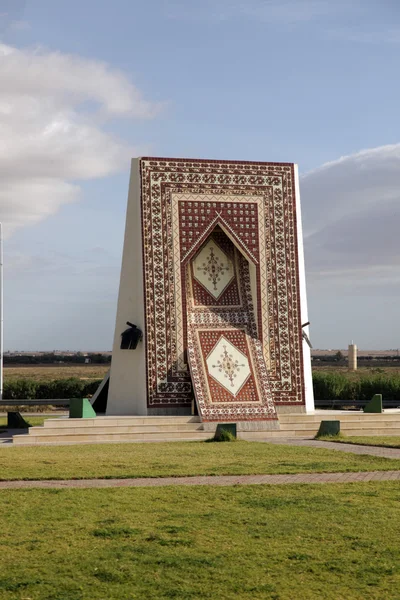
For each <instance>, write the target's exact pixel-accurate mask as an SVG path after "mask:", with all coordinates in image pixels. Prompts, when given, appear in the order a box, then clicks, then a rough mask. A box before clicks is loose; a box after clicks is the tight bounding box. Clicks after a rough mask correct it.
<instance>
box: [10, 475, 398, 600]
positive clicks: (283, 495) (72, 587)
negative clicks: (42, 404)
mask: <svg viewBox="0 0 400 600" xmlns="http://www.w3.org/2000/svg"><path fill="white" fill-rule="evenodd" d="M399 499H400V492H399V487H398V484H397V483H395V482H385V483H363V484H335V485H327V484H324V485H311V486H274V487H269V486H243V487H228V488H217V487H216V488H213V487H194V488H186V487H177V488H171V487H166V488H158V489H154V488H147V489H146V488H142V489H112V490H111V489H104V490H94V489H93V490H24V491H17V490H8V491H3V492H2V493H1V494H0V514H1V515H2V517H1V518H2V524H1V532H2V551H1V567H2V568H1V570H0V598H1V599H2V600H3V599H4V600H6V599H10V600H11V599H13V600H27V599H29V600H38V599H40V600H132V599H136V598H137V599H140V600H142V599H146V600H147V599H157V600H158V599H162V598H174V599H181V600H188V599H192V598H202V599H210V600H215V599H218V600H225V599H226V600H227V599H229V600H231V599H232V600H233V599H236V598H240V599H242V600H247V599H248V600H254V599H256V600H257V599H260V600H261V599H262V600H265V599H274V600H278V599H279V600H294V599H296V600H310V599H314V598H315V599H318V600H321V599H322V600H324V599H325V600H340V599H343V600H344V599H346V600H356V599H357V600H372V599H376V600H378V599H383V598H385V599H386V598H390V599H396V598H400V591H399V590H400V523H399V518H398V517H399Z"/></svg>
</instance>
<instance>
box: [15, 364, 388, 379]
mask: <svg viewBox="0 0 400 600" xmlns="http://www.w3.org/2000/svg"><path fill="white" fill-rule="evenodd" d="M109 368H110V365H67V364H61V365H52V366H50V365H45V366H41V365H37V366H31V365H27V366H26V367H25V366H21V365H18V366H15V367H10V366H7V367H5V368H4V381H13V380H16V379H30V380H34V381H48V380H49V379H68V378H70V377H77V378H78V379H83V380H92V379H102V378H103V377H104V375H105V374H106V372H107V371H108V369H109ZM313 371H314V372H316V373H340V374H343V375H346V376H347V377H349V378H350V379H360V378H362V377H368V376H371V375H377V374H381V375H399V374H400V367H375V368H374V367H361V368H359V369H358V370H357V371H354V372H351V371H349V370H348V368H347V366H333V367H332V366H320V365H313Z"/></svg>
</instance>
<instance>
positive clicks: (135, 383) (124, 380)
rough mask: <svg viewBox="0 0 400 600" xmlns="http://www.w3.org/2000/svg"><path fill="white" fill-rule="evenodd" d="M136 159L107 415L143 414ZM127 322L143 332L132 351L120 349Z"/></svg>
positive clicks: (137, 172) (141, 303)
mask: <svg viewBox="0 0 400 600" xmlns="http://www.w3.org/2000/svg"><path fill="white" fill-rule="evenodd" d="M139 161H140V159H139V158H134V159H132V167H131V177H130V183H129V194H128V206H127V210H126V225H125V239H124V250H123V258H122V268H121V278H120V284H119V296H118V308H117V319H116V324H115V335H114V345H113V352H112V361H111V373H110V388H109V393H108V402H107V415H147V391H146V354H145V341H144V336H145V319H144V290H143V251H142V215H141V206H140V163H139ZM127 321H130V322H131V323H134V324H135V325H137V326H138V327H139V328H140V329H141V330H142V331H143V341H142V342H139V343H138V346H137V348H136V349H135V350H121V349H120V343H121V333H122V332H123V331H124V330H125V329H127V327H128V325H127V324H126V322H127Z"/></svg>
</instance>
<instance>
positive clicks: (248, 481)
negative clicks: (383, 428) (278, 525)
mask: <svg viewBox="0 0 400 600" xmlns="http://www.w3.org/2000/svg"><path fill="white" fill-rule="evenodd" d="M365 481H400V471H366V472H363V473H299V474H295V475H221V476H213V475H210V476H201V477H157V478H156V477H155V478H137V479H70V480H63V481H50V480H43V481H1V482H0V490H5V489H14V490H15V489H19V490H20V489H32V488H41V489H62V488H79V489H85V488H121V487H124V488H126V487H165V486H171V485H172V486H177V485H188V486H193V485H212V486H232V485H282V484H310V483H311V484H321V483H353V482H356V483H360V482H365Z"/></svg>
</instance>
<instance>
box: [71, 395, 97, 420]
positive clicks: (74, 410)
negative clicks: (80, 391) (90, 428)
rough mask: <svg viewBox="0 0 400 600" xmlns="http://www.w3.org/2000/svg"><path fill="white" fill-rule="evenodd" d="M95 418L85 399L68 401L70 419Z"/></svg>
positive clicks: (90, 406)
mask: <svg viewBox="0 0 400 600" xmlns="http://www.w3.org/2000/svg"><path fill="white" fill-rule="evenodd" d="M95 416H96V413H95V411H94V410H93V408H92V405H91V404H90V402H89V400H88V399H87V398H71V400H70V401H69V418H70V419H91V418H93V417H95Z"/></svg>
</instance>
